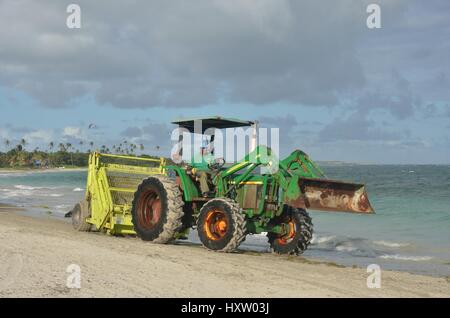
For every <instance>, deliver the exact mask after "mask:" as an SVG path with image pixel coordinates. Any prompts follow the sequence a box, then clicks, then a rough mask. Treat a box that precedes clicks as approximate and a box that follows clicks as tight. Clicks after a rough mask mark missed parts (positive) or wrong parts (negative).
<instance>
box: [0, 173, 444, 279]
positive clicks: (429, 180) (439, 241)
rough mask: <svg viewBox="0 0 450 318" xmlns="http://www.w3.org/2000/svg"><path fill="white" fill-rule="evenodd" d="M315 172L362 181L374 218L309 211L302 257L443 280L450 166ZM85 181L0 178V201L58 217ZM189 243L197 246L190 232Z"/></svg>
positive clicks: (249, 245)
mask: <svg viewBox="0 0 450 318" xmlns="http://www.w3.org/2000/svg"><path fill="white" fill-rule="evenodd" d="M322 168H323V170H325V173H326V174H327V176H328V177H329V178H331V179H338V180H348V181H353V182H363V183H365V184H366V188H367V192H368V194H369V198H370V201H371V203H372V206H373V207H374V209H375V212H376V214H374V215H357V214H348V213H331V212H316V211H310V214H311V216H312V218H313V223H314V230H315V233H314V237H313V240H312V244H311V245H310V247H309V249H308V250H307V251H306V252H305V254H304V256H305V257H312V258H317V259H323V260H326V261H332V262H336V263H338V264H343V265H347V266H353V265H356V266H360V267H366V266H367V265H369V264H378V265H380V266H381V268H382V269H385V270H402V271H408V272H413V273H420V274H426V275H433V276H448V275H450V166H445V165H441V166H433V165H340V166H323V167H322ZM85 182H86V171H58V172H20V173H9V172H0V202H2V203H11V204H15V205H18V206H22V207H25V208H27V211H28V212H27V213H31V214H33V215H52V216H55V217H58V218H62V217H63V215H64V213H66V212H67V211H69V210H70V209H71V208H72V206H73V205H74V204H75V203H76V202H77V201H79V200H80V199H81V198H82V197H83V194H84V190H85ZM190 240H191V241H193V242H198V238H197V236H196V234H195V231H192V233H191V234H190ZM242 249H245V250H255V251H261V252H265V251H268V250H269V246H268V244H267V239H266V238H265V237H263V236H261V235H250V236H249V237H248V238H247V240H246V241H245V243H244V244H243V245H242Z"/></svg>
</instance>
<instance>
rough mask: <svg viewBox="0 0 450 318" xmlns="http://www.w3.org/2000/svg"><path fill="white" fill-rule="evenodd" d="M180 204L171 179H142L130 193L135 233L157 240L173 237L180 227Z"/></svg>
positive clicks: (180, 196)
mask: <svg viewBox="0 0 450 318" xmlns="http://www.w3.org/2000/svg"><path fill="white" fill-rule="evenodd" d="M183 205H184V202H183V199H182V195H181V191H180V189H179V187H178V185H177V184H176V183H175V181H174V180H171V179H169V178H167V177H165V176H158V177H150V178H147V179H145V180H144V181H142V183H141V184H140V185H139V187H138V188H137V190H136V192H135V193H134V199H133V202H132V209H131V216H132V221H133V225H134V230H135V231H136V234H137V236H138V237H140V238H141V239H142V240H144V241H152V242H154V243H161V244H165V243H168V242H170V241H173V240H175V238H176V235H177V233H178V232H179V231H180V229H181V227H182V219H183V214H184V213H183Z"/></svg>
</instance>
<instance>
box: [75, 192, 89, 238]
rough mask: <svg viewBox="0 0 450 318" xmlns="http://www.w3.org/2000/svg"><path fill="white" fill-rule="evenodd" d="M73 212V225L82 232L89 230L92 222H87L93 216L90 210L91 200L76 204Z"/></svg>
mask: <svg viewBox="0 0 450 318" xmlns="http://www.w3.org/2000/svg"><path fill="white" fill-rule="evenodd" d="M71 212H72V226H73V228H74V229H75V230H77V231H80V232H89V231H90V230H91V227H92V224H90V223H87V222H86V219H87V218H88V217H90V216H91V213H90V211H89V202H88V201H86V200H85V199H84V200H82V201H80V202H79V203H77V204H75V206H74V208H73V210H72V211H71Z"/></svg>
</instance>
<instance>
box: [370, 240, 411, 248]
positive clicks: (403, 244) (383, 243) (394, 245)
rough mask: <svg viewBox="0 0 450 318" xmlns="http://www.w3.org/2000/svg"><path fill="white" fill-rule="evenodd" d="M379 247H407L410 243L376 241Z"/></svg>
mask: <svg viewBox="0 0 450 318" xmlns="http://www.w3.org/2000/svg"><path fill="white" fill-rule="evenodd" d="M374 243H375V244H377V245H383V246H387V247H405V246H408V245H409V244H408V243H396V242H388V241H374Z"/></svg>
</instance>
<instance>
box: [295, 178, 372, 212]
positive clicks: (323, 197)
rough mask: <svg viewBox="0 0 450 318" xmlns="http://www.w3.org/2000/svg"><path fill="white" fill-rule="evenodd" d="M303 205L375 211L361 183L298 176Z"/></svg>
mask: <svg viewBox="0 0 450 318" xmlns="http://www.w3.org/2000/svg"><path fill="white" fill-rule="evenodd" d="M298 183H299V186H300V189H301V191H302V193H303V199H304V201H305V206H306V208H308V209H312V210H324V211H335V212H353V213H364V214H371V213H375V212H374V210H373V208H372V206H371V205H370V202H369V198H368V196H367V192H366V190H365V187H364V185H363V184H356V183H348V182H342V181H336V180H325V179H309V178H300V179H299V182H298Z"/></svg>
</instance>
